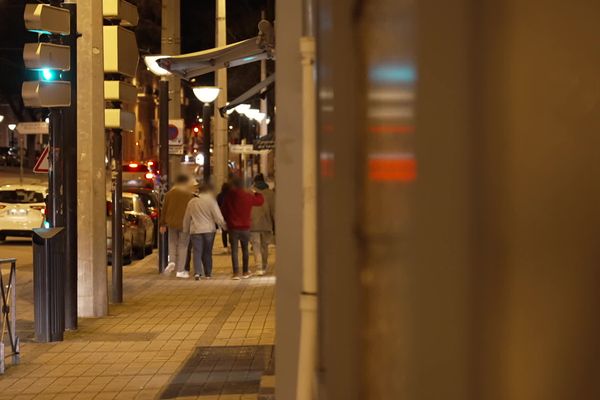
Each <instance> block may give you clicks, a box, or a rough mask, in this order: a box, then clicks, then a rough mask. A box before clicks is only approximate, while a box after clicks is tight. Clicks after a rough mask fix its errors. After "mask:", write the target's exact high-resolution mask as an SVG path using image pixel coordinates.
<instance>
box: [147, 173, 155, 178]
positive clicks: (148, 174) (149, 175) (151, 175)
mask: <svg viewBox="0 0 600 400" xmlns="http://www.w3.org/2000/svg"><path fill="white" fill-rule="evenodd" d="M146 179H154V174H153V173H151V172H148V173H147V174H146Z"/></svg>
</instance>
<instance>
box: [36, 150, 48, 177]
mask: <svg viewBox="0 0 600 400" xmlns="http://www.w3.org/2000/svg"><path fill="white" fill-rule="evenodd" d="M49 150H50V147H49V146H46V148H45V149H44V151H42V154H41V155H40V158H38V160H37V162H36V163H35V167H33V173H35V174H47V173H48V151H49Z"/></svg>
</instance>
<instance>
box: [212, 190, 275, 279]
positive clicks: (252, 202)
mask: <svg viewBox="0 0 600 400" xmlns="http://www.w3.org/2000/svg"><path fill="white" fill-rule="evenodd" d="M264 201H265V200H264V198H263V195H262V194H260V193H256V192H254V193H251V192H247V191H246V190H244V185H243V183H242V180H241V179H240V178H234V179H233V180H232V182H231V189H230V190H229V192H228V193H227V195H226V196H225V200H224V201H223V208H222V211H223V217H224V218H225V222H227V229H228V232H229V236H230V241H231V262H232V264H233V277H232V279H236V280H238V279H240V264H239V260H238V243H241V245H242V268H243V273H244V274H243V277H244V278H249V277H250V276H251V275H252V274H251V273H250V271H249V269H248V261H249V253H248V243H249V242H250V224H251V215H252V207H258V206H261V205H262V204H263V202H264Z"/></svg>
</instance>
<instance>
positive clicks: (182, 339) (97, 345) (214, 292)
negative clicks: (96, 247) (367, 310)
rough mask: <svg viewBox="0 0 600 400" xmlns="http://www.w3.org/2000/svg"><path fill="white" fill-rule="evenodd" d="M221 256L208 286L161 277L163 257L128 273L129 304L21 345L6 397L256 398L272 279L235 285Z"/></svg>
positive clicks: (3, 389) (270, 319)
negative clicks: (52, 337) (48, 339)
mask: <svg viewBox="0 0 600 400" xmlns="http://www.w3.org/2000/svg"><path fill="white" fill-rule="evenodd" d="M215 252H216V253H217V255H215V259H214V261H215V267H214V269H215V271H214V274H213V275H214V276H215V278H214V279H213V280H210V281H205V280H201V281H195V280H193V279H189V280H181V279H176V278H174V277H173V276H171V277H165V276H161V275H158V274H157V272H156V271H157V268H156V265H157V260H156V258H157V255H156V251H155V253H154V254H153V255H151V256H149V257H146V259H144V260H142V261H139V262H137V263H135V264H133V265H131V266H128V267H125V268H124V271H125V272H124V282H125V285H124V304H122V305H111V307H110V315H109V316H108V317H105V318H99V319H80V321H79V329H78V330H77V331H75V332H69V333H67V334H66V336H65V341H64V342H59V343H52V344H38V343H33V342H25V343H23V345H22V349H21V352H22V359H21V364H20V365H18V366H12V365H11V364H10V363H8V368H7V371H6V374H5V375H2V376H0V399H175V398H184V399H202V400H209V399H210V400H217V399H220V400H225V399H227V400H234V399H235V400H250V399H257V398H258V396H257V394H258V392H259V384H260V380H261V377H262V376H263V374H264V373H265V371H266V372H267V374H272V373H273V372H272V371H273V367H274V366H273V359H274V347H273V345H274V340H275V303H274V289H275V287H274V285H275V278H274V276H272V275H269V276H265V277H255V278H251V279H248V280H240V281H232V280H230V279H229V276H230V274H231V269H230V265H231V260H230V258H229V255H220V252H221V249H220V248H218V249H215ZM109 277H110V268H109ZM109 292H110V290H109Z"/></svg>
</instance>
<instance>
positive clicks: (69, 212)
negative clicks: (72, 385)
mask: <svg viewBox="0 0 600 400" xmlns="http://www.w3.org/2000/svg"><path fill="white" fill-rule="evenodd" d="M63 7H64V8H66V9H68V10H69V11H70V13H71V33H70V35H69V38H68V40H69V46H70V47H71V70H70V71H69V80H70V82H71V107H70V108H69V109H68V110H66V113H65V117H66V118H65V119H66V121H65V129H64V142H65V147H64V167H65V169H64V195H65V227H66V232H65V236H66V246H65V274H66V280H65V328H66V329H68V330H74V329H77V257H78V255H77V38H78V37H79V33H78V32H77V4H75V3H65V4H63Z"/></svg>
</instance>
